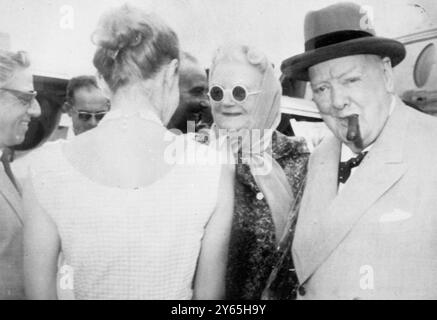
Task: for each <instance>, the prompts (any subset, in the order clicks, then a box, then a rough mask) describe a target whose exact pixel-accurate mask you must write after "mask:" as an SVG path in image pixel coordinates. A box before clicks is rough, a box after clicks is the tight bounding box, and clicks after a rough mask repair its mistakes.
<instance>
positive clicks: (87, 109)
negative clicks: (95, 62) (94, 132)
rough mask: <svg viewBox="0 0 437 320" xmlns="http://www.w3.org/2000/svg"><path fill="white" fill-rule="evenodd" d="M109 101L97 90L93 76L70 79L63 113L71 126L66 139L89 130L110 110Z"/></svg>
mask: <svg viewBox="0 0 437 320" xmlns="http://www.w3.org/2000/svg"><path fill="white" fill-rule="evenodd" d="M110 106H111V104H110V101H109V99H108V98H107V97H106V96H105V95H104V94H103V91H102V90H101V89H100V88H99V86H98V84H97V81H96V78H95V77H93V76H79V77H74V78H72V79H71V80H70V81H69V82H68V85H67V93H66V102H65V104H64V111H65V112H66V113H67V114H68V116H69V117H70V118H71V121H72V126H71V128H70V129H69V131H68V133H67V138H70V137H71V136H73V135H78V134H81V133H83V132H86V131H88V130H91V129H93V128H95V127H97V125H98V124H99V122H100V120H102V119H103V117H104V116H105V115H106V113H107V112H108V111H109V109H110Z"/></svg>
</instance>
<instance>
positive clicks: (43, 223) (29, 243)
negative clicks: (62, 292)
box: [23, 180, 60, 300]
mask: <svg viewBox="0 0 437 320" xmlns="http://www.w3.org/2000/svg"><path fill="white" fill-rule="evenodd" d="M23 203H24V212H25V216H24V284H25V291H26V297H27V299H43V300H52V299H57V290H56V273H57V261H58V256H59V251H60V239H59V236H58V231H57V228H56V226H55V224H54V222H53V220H52V219H51V218H50V217H49V216H48V215H47V213H46V212H45V211H44V209H43V208H42V207H41V205H40V204H39V202H38V200H37V198H36V196H35V192H34V190H33V186H32V183H31V181H30V180H27V181H26V182H25V184H24V188H23Z"/></svg>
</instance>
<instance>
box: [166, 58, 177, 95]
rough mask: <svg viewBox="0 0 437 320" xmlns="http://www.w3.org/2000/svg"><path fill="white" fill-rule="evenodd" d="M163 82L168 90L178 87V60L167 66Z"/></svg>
mask: <svg viewBox="0 0 437 320" xmlns="http://www.w3.org/2000/svg"><path fill="white" fill-rule="evenodd" d="M164 81H165V83H166V84H167V85H168V87H169V88H174V86H176V87H179V60H178V59H173V60H172V61H170V63H169V64H168V65H167V70H166V72H165V79H164Z"/></svg>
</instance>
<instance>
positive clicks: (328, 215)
mask: <svg viewBox="0 0 437 320" xmlns="http://www.w3.org/2000/svg"><path fill="white" fill-rule="evenodd" d="M406 108H407V107H406V106H405V105H403V104H402V103H400V102H398V103H397V106H396V108H395V111H394V112H393V114H392V115H391V117H390V118H389V120H388V122H387V124H386V127H385V128H384V131H383V133H382V134H381V136H380V137H379V138H378V140H377V141H376V142H375V143H374V145H373V146H372V149H371V150H370V151H369V154H368V155H367V156H366V158H365V159H364V160H363V162H362V164H361V165H360V166H359V167H358V168H357V169H356V171H355V172H354V175H353V176H352V177H351V178H350V179H349V180H348V182H347V184H346V185H345V186H344V188H343V189H342V192H341V193H340V194H339V195H338V196H334V197H332V198H331V199H332V201H331V202H330V203H328V204H326V201H324V203H322V205H323V206H321V207H320V208H319V209H318V210H316V211H315V212H316V213H315V216H313V218H312V221H311V222H312V223H313V225H315V226H314V227H313V228H311V229H312V230H313V231H312V232H311V231H310V232H311V233H312V234H311V235H310V236H311V237H310V238H305V239H303V241H305V240H306V242H310V244H309V245H308V246H307V247H306V248H305V249H306V251H300V252H298V255H299V259H300V260H302V257H301V256H304V257H305V258H304V259H303V260H302V262H303V264H304V266H302V270H301V274H300V276H299V280H300V281H301V282H304V281H306V280H307V279H308V278H309V277H310V276H311V275H312V274H313V273H314V272H315V271H316V270H317V268H318V267H319V266H320V265H321V264H322V263H323V262H324V261H325V260H326V259H327V258H328V257H329V256H330V254H331V253H332V252H333V251H334V250H335V249H336V248H337V247H338V245H339V244H340V243H341V242H342V241H343V239H344V238H345V237H346V236H347V235H348V234H349V232H350V231H351V230H352V228H353V227H354V225H355V224H356V223H357V222H358V220H359V219H360V218H361V217H362V215H363V214H364V213H365V212H366V211H367V210H368V209H369V208H370V207H371V206H372V205H373V204H374V203H375V202H376V201H377V200H378V199H379V198H380V197H381V196H382V195H383V194H384V193H385V192H386V191H387V190H389V189H390V188H391V187H392V186H393V185H394V184H395V183H396V182H397V181H398V180H399V179H401V177H402V176H403V174H404V173H405V172H406V170H407V165H406V164H405V163H403V160H402V159H403V143H402V142H403V141H405V140H404V139H403V137H404V135H405V134H406V132H407V126H408V119H409V117H408V112H407V110H406ZM399 141H401V143H399ZM338 152H339V150H338ZM332 158H333V157H332V156H331V159H332ZM336 158H337V161H338V158H339V155H338V156H337V157H336ZM336 165H337V169H336V170H334V171H335V173H336V174H337V171H338V162H337V164H336ZM331 167H332V164H331ZM332 169H333V168H332ZM314 178H315V184H316V185H317V184H318V185H319V186H317V187H316V189H320V188H321V186H320V185H322V184H323V181H325V182H328V181H326V177H325V180H323V181H322V180H320V181H317V176H316V177H314ZM331 178H332V177H331ZM336 178H337V177H336V176H335V179H336ZM310 191H312V190H310ZM317 191H319V192H321V193H319V194H317V193H315V194H314V195H315V196H316V197H318V196H319V195H320V194H323V193H327V196H324V197H322V199H326V198H329V197H331V196H332V187H331V188H330V189H329V190H328V191H324V190H317ZM313 192H314V191H313ZM318 198H319V197H318ZM328 201H329V200H328ZM303 213H304V214H306V215H308V213H309V212H303ZM310 215H311V213H310ZM307 223H308V222H307ZM308 239H312V241H308Z"/></svg>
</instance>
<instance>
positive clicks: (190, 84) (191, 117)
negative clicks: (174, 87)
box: [167, 61, 212, 132]
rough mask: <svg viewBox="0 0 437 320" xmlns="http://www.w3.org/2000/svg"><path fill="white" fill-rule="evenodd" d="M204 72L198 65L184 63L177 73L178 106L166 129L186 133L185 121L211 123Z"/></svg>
mask: <svg viewBox="0 0 437 320" xmlns="http://www.w3.org/2000/svg"><path fill="white" fill-rule="evenodd" d="M207 93H208V81H207V77H206V72H205V70H204V69H202V67H200V66H199V65H198V64H195V63H192V62H188V61H184V62H182V65H181V68H180V71H179V106H178V108H177V109H176V111H175V113H174V115H173V116H172V118H171V120H170V122H169V124H168V126H167V127H168V128H169V129H172V128H177V129H179V130H181V131H182V132H186V131H187V121H193V122H195V123H196V124H197V123H198V122H199V121H200V120H201V121H202V123H211V122H212V115H211V107H210V105H209V100H208V96H207Z"/></svg>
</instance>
